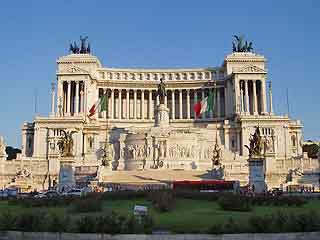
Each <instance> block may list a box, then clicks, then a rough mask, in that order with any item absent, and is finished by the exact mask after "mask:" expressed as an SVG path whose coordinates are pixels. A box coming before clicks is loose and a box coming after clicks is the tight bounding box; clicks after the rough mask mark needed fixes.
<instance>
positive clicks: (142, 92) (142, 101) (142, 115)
mask: <svg viewBox="0 0 320 240" xmlns="http://www.w3.org/2000/svg"><path fill="white" fill-rule="evenodd" d="M141 119H144V90H141Z"/></svg>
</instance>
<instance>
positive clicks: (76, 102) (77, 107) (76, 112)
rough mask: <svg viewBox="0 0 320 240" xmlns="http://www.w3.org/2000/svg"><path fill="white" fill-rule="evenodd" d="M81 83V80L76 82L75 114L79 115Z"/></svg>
mask: <svg viewBox="0 0 320 240" xmlns="http://www.w3.org/2000/svg"><path fill="white" fill-rule="evenodd" d="M79 84H80V82H76V99H75V100H76V101H75V108H76V109H75V111H74V112H75V114H76V115H78V114H79Z"/></svg>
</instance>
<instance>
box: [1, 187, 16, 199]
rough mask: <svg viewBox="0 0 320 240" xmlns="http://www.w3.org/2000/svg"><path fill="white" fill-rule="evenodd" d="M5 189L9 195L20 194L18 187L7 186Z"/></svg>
mask: <svg viewBox="0 0 320 240" xmlns="http://www.w3.org/2000/svg"><path fill="white" fill-rule="evenodd" d="M4 191H5V192H6V193H7V194H8V197H17V195H18V189H17V188H6V189H5V190H4Z"/></svg>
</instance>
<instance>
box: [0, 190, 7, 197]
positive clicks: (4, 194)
mask: <svg viewBox="0 0 320 240" xmlns="http://www.w3.org/2000/svg"><path fill="white" fill-rule="evenodd" d="M6 197H8V192H7V191H5V190H0V198H6Z"/></svg>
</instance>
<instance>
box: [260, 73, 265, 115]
mask: <svg viewBox="0 0 320 240" xmlns="http://www.w3.org/2000/svg"><path fill="white" fill-rule="evenodd" d="M260 82H261V89H260V94H261V105H262V106H261V113H262V114H266V113H267V100H266V94H267V92H266V81H265V80H264V79H263V80H261V81H260Z"/></svg>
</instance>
